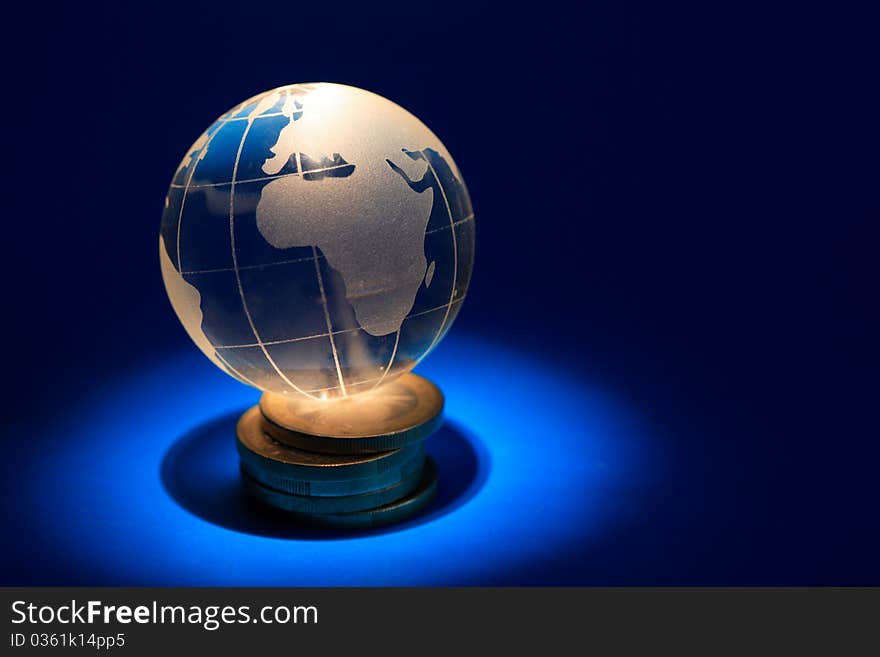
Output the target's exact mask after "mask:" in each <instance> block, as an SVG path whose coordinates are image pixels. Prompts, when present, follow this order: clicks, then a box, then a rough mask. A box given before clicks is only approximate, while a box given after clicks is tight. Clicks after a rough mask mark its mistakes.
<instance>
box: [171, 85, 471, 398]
mask: <svg viewBox="0 0 880 657" xmlns="http://www.w3.org/2000/svg"><path fill="white" fill-rule="evenodd" d="M159 257H160V261H161V267H162V277H163V280H164V281H165V288H166V290H167V291H168V296H169V298H170V299H171V304H172V305H173V306H174V310H175V311H176V313H177V316H178V317H179V318H180V321H181V322H182V324H183V326H184V328H186V331H187V333H188V334H189V336H190V337H191V338H192V340H193V342H195V343H196V345H198V347H199V348H200V349H201V350H202V351H203V352H204V353H205V355H206V356H208V358H210V359H211V360H212V361H213V362H214V363H215V364H216V365H217V366H218V367H219V368H220V369H222V370H223V371H224V372H226V373H227V374H229V375H230V376H233V377H235V378H236V379H238V380H240V381H242V382H244V383H247V384H249V385H252V386H254V387H256V388H259V389H260V390H264V391H270V392H277V393H283V394H287V395H306V396H309V397H314V398H321V399H322V398H329V397H340V396H349V395H353V394H357V393H360V392H365V391H369V390H372V389H374V388H376V387H378V386H380V385H382V384H384V383H388V382H390V381H391V380H393V379H395V378H396V377H398V376H400V375H401V374H403V373H405V372H408V371H409V370H411V369H412V368H413V367H414V366H415V365H416V363H418V362H419V360H421V359H422V358H424V356H425V355H426V354H427V353H428V352H429V351H431V349H432V348H434V347H435V346H436V345H437V344H438V342H439V341H440V340H441V339H442V338H443V336H444V334H445V333H446V331H447V330H448V329H449V327H450V325H451V324H452V322H453V320H454V319H455V316H456V314H457V313H458V310H459V308H460V307H461V303H462V301H463V300H464V298H465V294H466V292H467V288H468V282H469V281H470V277H471V270H472V267H473V258H474V215H473V209H472V208H471V203H470V198H469V197H468V193H467V189H466V188H465V185H464V181H463V180H462V177H461V174H460V173H459V171H458V168H457V167H456V165H455V162H453V160H452V157H451V156H450V154H449V152H448V151H447V150H446V148H445V147H444V146H443V144H442V143H441V142H440V140H439V139H437V137H436V136H434V134H433V133H432V132H431V131H430V130H429V129H428V128H427V127H426V126H425V125H424V124H423V123H422V122H421V121H419V120H418V119H417V118H416V117H414V116H413V115H412V114H410V113H409V112H407V111H406V110H404V109H403V108H401V107H399V106H398V105H395V104H394V103H392V102H391V101H389V100H387V99H385V98H382V97H381V96H378V95H376V94H373V93H370V92H368V91H364V90H363V89H357V88H354V87H348V86H344V85H338V84H326V83H316V84H296V85H290V86H286V87H279V88H278V89H273V90H272V91H267V92H266V93H262V94H259V95H257V96H254V97H253V98H250V99H248V100H246V101H244V102H243V103H241V104H240V105H238V106H236V107H235V108H233V109H231V110H230V111H228V112H226V113H225V114H223V115H222V116H221V117H220V118H218V119H217V120H216V121H215V122H214V123H213V124H212V125H211V126H210V127H209V128H208V129H207V130H206V131H205V133H204V134H202V136H200V137H199V138H198V139H197V140H196V142H195V143H194V144H193V145H192V146H191V147H190V149H189V150H188V151H187V153H186V155H185V156H184V158H183V161H182V162H181V163H180V166H179V167H178V169H177V172H176V173H175V175H174V178H173V180H172V183H171V187H170V189H169V190H168V196H167V197H166V199H165V212H164V214H163V216H162V225H161V230H160V237H159Z"/></svg>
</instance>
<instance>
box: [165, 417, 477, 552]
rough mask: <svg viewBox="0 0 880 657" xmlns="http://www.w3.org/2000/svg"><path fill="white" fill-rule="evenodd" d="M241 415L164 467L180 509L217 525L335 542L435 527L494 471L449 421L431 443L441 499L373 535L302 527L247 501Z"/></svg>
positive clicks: (196, 436)
mask: <svg viewBox="0 0 880 657" xmlns="http://www.w3.org/2000/svg"><path fill="white" fill-rule="evenodd" d="M240 415H241V412H235V413H230V414H228V415H225V416H223V417H220V418H217V419H214V420H211V421H209V422H206V423H204V424H202V425H201V426H198V427H196V428H195V429H193V430H192V431H190V432H188V433H186V434H185V435H183V436H182V437H181V438H179V439H178V440H177V441H176V442H175V443H174V444H173V445H172V446H171V448H170V449H169V450H168V451H167V452H166V453H165V456H164V458H163V459H162V464H161V477H162V485H163V486H164V487H165V490H166V491H167V492H168V494H169V495H170V496H171V497H172V498H173V499H174V501H175V502H177V504H179V505H180V506H181V507H183V508H184V509H186V510H187V511H189V512H190V513H192V514H194V515H196V516H198V517H200V518H202V519H203V520H207V521H208V522H211V523H213V524H215V525H219V526H221V527H226V528H227V529H232V530H234V531H238V532H243V533H246V534H256V535H259V536H270V537H273V538H291V539H302V540H333V539H345V538H351V537H354V536H364V535H375V534H384V533H388V532H396V531H400V530H402V529H406V528H408V527H414V526H417V525H420V524H422V523H425V522H431V521H433V520H435V519H437V518H439V517H441V516H444V515H446V514H447V513H449V512H451V511H453V510H454V509H456V508H458V507H459V506H461V505H462V504H465V503H466V502H467V501H468V500H469V499H471V498H472V497H473V496H474V495H475V494H476V493H477V492H478V491H479V490H480V488H482V486H483V483H484V482H485V480H486V476H487V475H488V472H489V458H488V453H487V452H486V450H485V449H484V448H483V446H482V445H481V444H480V442H479V440H478V439H477V438H476V437H474V436H472V435H470V434H469V432H468V431H467V430H466V429H465V428H464V427H461V426H459V425H457V424H456V423H454V422H451V421H449V420H447V421H445V422H444V423H443V425H442V426H441V427H440V429H439V430H438V431H437V432H436V433H435V434H434V435H432V436H431V437H430V438H428V443H427V449H428V453H429V454H430V455H431V456H432V457H433V458H434V461H435V462H436V464H437V471H438V475H439V485H438V490H437V499H435V500H434V502H433V504H432V505H431V506H430V507H429V508H428V510H427V511H426V512H425V513H424V514H422V515H420V516H418V517H416V518H413V519H412V520H409V521H407V522H405V523H400V524H397V525H391V526H390V527H382V528H377V529H370V530H354V531H351V530H349V531H342V530H329V529H317V528H312V527H306V526H303V525H300V524H297V523H296V521H295V520H293V519H292V518H291V517H290V516H288V515H286V514H284V513H283V512H280V511H276V510H274V509H271V508H269V507H265V506H263V505H261V504H260V503H258V502H256V501H254V500H252V499H251V498H250V497H248V496H247V495H246V493H245V491H244V489H243V487H242V485H241V483H240V479H239V472H238V454H237V453H236V450H235V424H236V422H237V421H238V418H239V416H240Z"/></svg>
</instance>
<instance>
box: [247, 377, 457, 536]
mask: <svg viewBox="0 0 880 657" xmlns="http://www.w3.org/2000/svg"><path fill="white" fill-rule="evenodd" d="M442 411H443V395H442V393H441V392H440V390H439V389H437V387H436V386H435V385H433V384H432V383H431V382H430V381H428V380H427V379H424V378H422V377H420V376H418V375H415V374H406V375H404V376H402V377H400V378H399V379H397V380H395V381H393V382H392V383H389V384H387V385H386V386H383V387H382V388H378V389H377V390H375V391H373V392H370V393H362V394H359V395H356V396H352V397H348V398H342V399H337V400H329V401H325V400H314V399H308V398H304V397H302V398H288V397H287V396H285V395H279V394H275V393H265V394H264V395H263V397H262V399H261V400H260V404H259V406H255V407H253V408H251V409H250V410H248V411H247V412H246V413H245V414H244V415H242V417H241V419H240V420H239V422H238V427H237V434H238V453H239V456H240V458H241V472H242V479H243V481H244V485H245V488H246V490H247V491H248V492H249V493H250V494H251V495H253V496H254V497H255V498H256V499H258V500H260V501H261V502H263V503H265V504H268V505H269V506H272V507H275V508H276V509H280V510H283V511H286V512H288V513H290V514H292V515H293V516H295V517H296V518H297V519H299V520H301V521H303V522H307V523H309V524H316V525H323V526H330V527H345V528H368V527H377V526H381V525H387V524H390V523H393V522H399V521H401V520H405V519H408V518H410V517H412V516H413V515H415V514H417V513H419V512H420V511H421V510H422V509H424V508H426V507H427V506H428V505H429V504H430V502H431V501H432V500H433V497H434V495H435V493H436V488H437V477H436V469H435V467H434V464H433V462H432V461H431V459H430V457H426V455H425V439H426V438H427V437H428V436H429V435H430V434H431V433H432V432H433V431H434V430H435V429H436V428H437V427H438V426H439V425H440V422H441V420H442Z"/></svg>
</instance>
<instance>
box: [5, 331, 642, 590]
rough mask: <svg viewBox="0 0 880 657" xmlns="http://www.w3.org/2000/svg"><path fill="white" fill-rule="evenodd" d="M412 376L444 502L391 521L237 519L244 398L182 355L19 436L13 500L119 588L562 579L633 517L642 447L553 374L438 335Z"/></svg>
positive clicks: (619, 417) (599, 398)
mask: <svg viewBox="0 0 880 657" xmlns="http://www.w3.org/2000/svg"><path fill="white" fill-rule="evenodd" d="M419 372H421V373H422V374H424V375H426V376H428V377H430V378H431V379H433V380H434V381H435V382H437V383H438V385H440V387H441V388H442V389H443V391H444V393H445V394H446V399H447V406H446V415H447V418H448V421H447V424H446V425H445V426H444V428H443V429H442V430H441V431H440V432H439V433H438V434H437V435H436V436H435V437H434V438H432V440H431V443H430V444H429V450H430V451H431V452H432V453H433V454H434V455H435V459H436V460H437V461H438V463H439V466H440V477H441V486H445V489H444V488H443V487H441V493H440V500H439V502H438V505H437V506H435V508H434V510H433V511H431V512H430V513H429V514H428V515H427V516H426V517H424V518H421V519H418V520H415V521H413V522H411V523H408V524H407V525H404V526H400V527H394V528H389V529H386V530H384V531H378V532H373V533H364V534H358V535H346V534H333V533H326V532H325V533H320V532H319V533H315V532H313V531H312V530H309V531H306V530H302V529H297V528H295V527H291V528H289V529H286V528H287V525H286V524H285V523H283V522H281V520H280V519H279V517H278V516H277V515H272V514H268V512H262V511H261V510H260V509H256V510H255V509H254V508H253V507H252V506H250V505H249V503H248V502H247V501H245V500H244V499H243V498H242V497H241V493H240V491H239V488H238V459H237V455H236V452H235V445H234V437H233V435H232V433H231V427H232V426H234V421H235V418H236V417H237V415H238V414H239V413H240V412H242V411H243V410H244V409H245V408H247V407H248V406H250V405H252V404H254V403H256V400H257V398H258V393H257V392H256V391H255V390H252V389H250V388H246V387H244V386H241V385H240V384H238V383H236V382H234V381H232V380H231V379H229V378H227V377H225V376H223V375H222V374H220V373H218V372H217V370H216V368H215V367H214V366H213V365H211V364H210V363H209V362H208V361H207V360H206V359H204V358H202V357H201V355H200V354H197V353H196V352H195V350H187V351H186V352H185V353H183V354H181V355H179V356H177V357H174V358H170V359H168V360H165V361H162V362H157V363H156V364H154V365H153V366H152V367H150V368H146V369H141V370H138V371H136V372H134V373H131V374H129V375H127V376H126V377H124V378H120V379H119V380H117V381H116V382H115V384H114V385H113V386H112V387H108V388H107V389H105V390H102V391H100V392H98V393H96V394H94V395H93V396H91V397H89V398H88V399H86V400H83V401H81V402H80V403H78V404H77V405H76V406H75V407H71V409H70V410H69V411H68V412H67V413H62V414H61V417H60V418H59V421H58V423H57V425H56V426H55V428H54V430H53V432H52V435H46V436H42V437H35V438H34V440H35V441H44V442H43V444H50V443H51V445H52V450H51V451H49V450H46V452H44V453H42V454H41V455H40V458H41V459H42V461H41V463H40V464H39V467H37V465H35V464H23V467H27V468H31V469H32V473H33V477H30V478H27V482H22V485H23V486H28V487H32V489H31V490H25V491H22V494H21V499H30V500H33V502H32V504H33V512H34V516H33V517H32V519H31V520H30V523H31V524H32V525H33V526H34V528H35V529H37V530H38V531H39V533H40V535H41V536H42V538H43V539H44V540H45V541H46V542H47V543H48V544H50V545H51V546H52V549H53V551H54V552H55V554H57V555H59V556H58V559H59V561H60V562H61V563H62V564H63V566H58V567H63V568H64V569H65V570H66V571H67V572H69V573H83V576H82V578H81V580H82V583H86V584H120V585H121V584H145V585H215V586H220V585H432V584H443V585H450V584H483V583H485V584H489V583H496V584H504V583H516V582H518V581H521V580H522V579H523V578H522V577H520V576H519V574H521V573H523V572H524V571H526V570H528V569H535V568H539V569H540V568H543V569H544V570H548V569H551V570H553V569H555V570H556V571H559V572H562V571H564V564H563V563H560V561H561V560H564V559H566V558H568V557H567V556H566V555H572V554H583V553H584V552H585V551H588V550H589V549H590V547H591V546H592V545H594V544H596V543H597V542H598V541H602V540H603V539H604V538H606V537H607V536H608V535H609V534H611V533H614V532H615V531H616V530H617V529H619V528H620V527H621V526H623V525H624V524H626V523H627V522H628V520H627V519H628V518H629V517H631V516H632V515H633V513H640V512H641V513H644V509H641V511H639V510H638V507H639V504H640V502H639V500H636V501H635V502H634V500H633V496H634V492H633V491H634V490H637V489H638V486H637V485H635V484H637V482H639V480H640V478H641V477H643V476H644V474H645V472H646V471H647V468H646V465H647V463H648V461H649V456H648V452H649V451H650V450H651V445H650V440H649V436H648V435H647V434H646V433H645V432H644V430H643V429H642V427H641V425H640V423H639V422H638V421H637V420H636V419H635V417H634V413H633V409H631V408H627V407H626V406H625V405H622V404H620V403H618V402H617V401H615V400H613V399H611V398H609V397H608V396H607V395H606V394H604V393H602V392H601V391H599V390H596V389H594V388H593V387H591V386H590V385H589V384H588V383H586V382H584V381H580V380H578V379H576V378H574V377H573V376H572V374H571V373H569V372H566V371H565V369H564V364H560V363H558V362H557V364H556V365H555V366H554V365H553V364H548V363H545V362H542V361H540V360H535V359H534V358H533V357H531V356H528V355H525V354H524V353H522V352H518V351H516V350H513V349H511V348H510V347H507V346H503V345H500V344H497V343H494V342H491V341H488V340H485V339H478V338H474V337H468V336H461V335H458V334H453V335H451V336H449V337H448V339H447V340H446V341H445V342H444V343H443V344H442V345H441V347H440V348H438V350H437V353H435V354H433V355H432V356H431V357H430V358H429V359H428V360H426V361H425V362H424V363H423V364H422V365H421V366H420V367H419ZM36 444H39V443H36ZM34 458H36V457H34ZM22 479H25V478H24V477H23V478H22ZM444 490H445V492H444ZM26 496H27V497H26ZM37 510H42V511H41V512H38V511H37ZM70 579H71V580H77V579H78V578H77V577H76V576H74V575H71V577H70Z"/></svg>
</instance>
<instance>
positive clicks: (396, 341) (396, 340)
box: [366, 318, 406, 390]
mask: <svg viewBox="0 0 880 657" xmlns="http://www.w3.org/2000/svg"><path fill="white" fill-rule="evenodd" d="M405 319H406V318H404V320H405ZM401 328H403V322H401ZM398 344H400V329H397V334H396V335H395V336H394V348H393V349H392V350H391V358H389V359H388V364H387V365H386V366H385V370H384V371H383V372H382V376H380V377H379V380H378V381H376V383H374V384H373V387H372V388H370V390H373V389H374V388H378V387H379V386H380V385H382V381H384V380H385V377H386V376H388V372H390V371H391V365H392V364H393V363H394V357H395V356H397V345H398ZM366 383H369V382H366Z"/></svg>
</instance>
